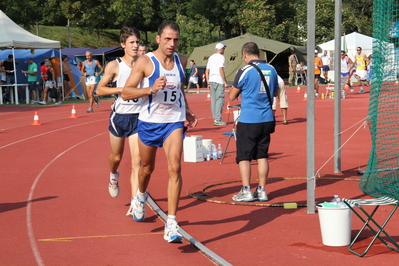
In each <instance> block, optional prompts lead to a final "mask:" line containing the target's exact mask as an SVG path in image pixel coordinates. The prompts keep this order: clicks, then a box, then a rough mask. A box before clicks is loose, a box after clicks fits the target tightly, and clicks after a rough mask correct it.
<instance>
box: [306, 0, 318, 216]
mask: <svg viewBox="0 0 399 266" xmlns="http://www.w3.org/2000/svg"><path fill="white" fill-rule="evenodd" d="M315 14H316V1H315V0H308V14H307V23H308V28H307V35H308V40H307V61H308V62H307V65H308V66H312V65H314V63H312V61H314V54H315V47H316V41H315V39H316V38H315V36H316V34H315V32H316V21H315ZM308 77H314V68H313V67H309V68H308ZM312 80H313V79H312V78H310V80H309V82H308V83H307V101H306V103H307V105H306V139H307V141H306V162H307V163H306V164H307V167H306V168H307V169H306V175H307V182H306V188H307V213H308V214H314V213H315V187H316V179H315V134H314V121H315V120H314V118H315V115H314V110H315V108H314V89H315V86H314V82H312Z"/></svg>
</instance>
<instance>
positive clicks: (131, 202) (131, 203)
mask: <svg viewBox="0 0 399 266" xmlns="http://www.w3.org/2000/svg"><path fill="white" fill-rule="evenodd" d="M135 198H136V197H132V199H131V201H130V205H133V201H134V199H135Z"/></svg>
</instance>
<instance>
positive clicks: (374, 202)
mask: <svg viewBox="0 0 399 266" xmlns="http://www.w3.org/2000/svg"><path fill="white" fill-rule="evenodd" d="M343 202H345V204H346V205H347V206H348V207H349V208H350V209H351V210H352V211H353V213H355V214H356V216H357V217H359V219H360V220H361V221H362V222H363V223H364V224H363V226H362V228H361V229H360V231H359V233H358V234H357V235H356V237H355V238H354V239H353V240H352V243H351V244H350V245H349V247H348V250H349V251H350V252H352V253H353V254H356V255H358V256H359V257H363V256H364V255H366V253H367V252H368V251H369V249H370V248H371V246H372V245H373V244H374V241H375V240H376V239H377V238H378V239H379V240H381V242H383V243H384V244H385V245H386V246H387V247H388V248H390V249H393V250H395V251H397V252H399V245H398V243H397V242H396V241H395V240H394V239H393V238H392V237H391V236H390V235H389V234H388V233H387V232H386V231H385V229H384V228H385V226H386V225H387V224H388V222H389V220H390V219H391V217H392V215H393V214H394V213H395V211H396V209H397V208H398V207H399V200H396V199H393V198H389V197H380V198H376V199H343ZM362 205H365V206H366V205H370V206H375V208H374V209H373V210H372V212H371V213H368V212H367V211H366V210H365V209H364V208H362ZM381 205H393V209H392V211H391V212H390V213H389V215H388V217H387V218H386V219H385V221H384V222H383V223H382V225H379V224H378V223H377V221H376V220H375V219H373V216H374V214H375V213H376V212H377V210H378V208H379V207H380V206H381ZM356 207H357V208H356ZM356 209H358V211H356ZM360 211H361V212H360ZM366 227H368V228H369V229H370V230H371V231H372V232H373V233H374V235H375V236H374V237H373V239H372V240H371V242H370V244H369V245H368V246H367V248H366V249H365V250H364V252H363V253H361V254H360V253H357V252H356V251H354V250H353V249H352V247H353V245H354V244H355V242H356V241H357V240H358V238H359V237H360V235H361V234H362V233H363V231H364V229H365V228H366ZM373 227H377V228H378V231H377V230H376V229H375V228H373ZM381 233H383V234H385V236H386V237H388V239H389V240H390V241H391V243H392V244H393V245H394V247H393V246H391V245H390V244H389V243H388V242H387V241H386V240H385V239H384V238H382V237H381V236H380V234H381Z"/></svg>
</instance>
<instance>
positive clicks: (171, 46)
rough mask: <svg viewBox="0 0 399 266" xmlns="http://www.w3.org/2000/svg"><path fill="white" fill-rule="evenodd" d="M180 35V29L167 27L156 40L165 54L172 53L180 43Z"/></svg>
mask: <svg viewBox="0 0 399 266" xmlns="http://www.w3.org/2000/svg"><path fill="white" fill-rule="evenodd" d="M179 37H180V33H179V32H178V31H175V30H172V29H171V28H170V27H166V28H165V29H164V30H163V32H162V34H161V35H157V37H156V40H157V43H158V45H159V48H160V49H161V51H162V52H163V53H164V54H165V55H172V54H173V53H174V52H175V50H176V48H177V45H178V44H179Z"/></svg>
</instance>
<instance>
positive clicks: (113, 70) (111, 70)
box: [96, 60, 123, 96]
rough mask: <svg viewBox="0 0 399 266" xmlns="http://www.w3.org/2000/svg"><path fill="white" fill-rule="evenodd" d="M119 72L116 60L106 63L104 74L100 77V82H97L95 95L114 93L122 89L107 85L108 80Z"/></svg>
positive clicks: (112, 78) (111, 79)
mask: <svg viewBox="0 0 399 266" xmlns="http://www.w3.org/2000/svg"><path fill="white" fill-rule="evenodd" d="M118 74H119V64H118V61H117V60H113V61H111V62H109V63H108V64H107V66H106V67H105V71H104V75H103V77H102V78H101V80H100V82H99V83H98V87H97V90H96V92H97V95H98V96H104V95H111V94H116V93H120V92H121V91H122V89H123V87H117V88H110V87H108V82H109V81H113V80H114V79H115V77H117V76H118Z"/></svg>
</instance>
